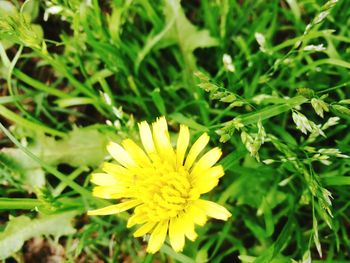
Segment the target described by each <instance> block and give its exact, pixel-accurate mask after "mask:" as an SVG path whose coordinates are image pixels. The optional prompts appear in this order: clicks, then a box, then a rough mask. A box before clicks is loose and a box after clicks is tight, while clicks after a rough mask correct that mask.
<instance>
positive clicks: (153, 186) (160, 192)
mask: <svg viewBox="0 0 350 263" xmlns="http://www.w3.org/2000/svg"><path fill="white" fill-rule="evenodd" d="M140 170H142V171H140V173H138V174H137V177H136V180H135V184H136V185H137V186H136V188H137V191H138V197H139V199H140V200H141V201H142V203H143V204H144V205H142V208H141V207H140V209H141V210H142V211H139V212H142V213H145V214H146V215H147V217H148V219H149V220H152V221H153V220H154V221H160V220H164V219H169V218H171V217H175V216H177V215H178V214H179V213H181V212H182V211H184V210H185V209H186V207H187V206H188V203H189V202H190V201H191V200H196V199H198V198H199V194H198V193H197V192H196V191H195V190H194V189H192V185H191V182H190V176H189V172H188V171H187V169H185V168H184V167H183V166H180V167H176V168H174V167H173V166H172V165H171V164H169V163H167V162H164V161H163V162H160V163H156V164H154V165H153V166H152V167H147V168H142V169H140Z"/></svg>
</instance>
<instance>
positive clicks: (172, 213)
mask: <svg viewBox="0 0 350 263" xmlns="http://www.w3.org/2000/svg"><path fill="white" fill-rule="evenodd" d="M152 129H153V132H152V131H151V128H150V126H149V125H148V123H147V122H141V123H139V130H140V136H141V141H142V144H143V148H144V150H143V149H141V148H140V147H139V146H138V145H137V144H136V143H135V142H133V141H132V140H130V139H126V140H124V141H123V142H122V143H121V145H119V144H117V143H114V142H111V143H110V144H109V145H108V146H107V149H108V151H109V153H110V154H111V156H112V157H113V158H114V159H115V160H116V161H117V162H118V163H119V164H114V163H104V164H103V167H102V169H103V171H104V172H105V173H95V174H93V175H92V178H91V181H92V182H93V183H94V184H96V185H98V186H96V187H95V188H94V189H93V195H94V196H97V197H100V198H106V199H121V200H122V201H121V202H120V203H119V204H116V205H110V206H107V207H104V208H101V209H97V210H93V211H89V212H88V214H89V215H110V214H115V213H120V212H123V211H126V210H128V209H131V208H134V213H133V214H132V216H131V217H130V218H129V220H128V225H127V226H128V227H132V226H134V225H136V224H137V225H141V226H140V227H139V228H138V229H137V230H136V232H135V233H134V236H135V237H140V236H143V235H146V234H148V233H149V234H150V239H149V242H148V247H147V252H149V253H155V252H157V251H158V250H159V249H160V248H161V246H162V244H163V243H164V241H165V239H166V237H167V234H168V235H169V240H170V244H171V246H172V247H173V249H174V250H175V251H182V249H183V247H184V245H185V237H187V238H188V239H190V240H192V241H193V240H195V239H196V237H197V234H196V232H195V225H196V224H197V225H200V226H203V225H204V224H205V223H206V220H207V217H213V218H216V219H221V220H227V219H228V218H229V217H230V216H231V214H230V212H229V211H227V209H226V208H224V207H222V206H220V205H218V204H216V203H214V202H211V201H207V200H203V199H200V196H201V195H202V194H204V193H207V192H209V191H210V190H212V189H213V188H214V187H215V186H216V185H217V184H218V181H219V178H220V177H221V176H223V175H224V170H223V167H222V166H221V165H216V166H214V165H215V163H216V162H217V161H218V160H219V158H220V156H221V150H220V149H219V148H214V149H211V150H210V151H208V152H207V153H205V154H204V155H203V156H202V157H200V158H198V156H199V154H200V153H201V152H202V151H203V149H204V148H205V146H206V145H207V144H208V142H209V136H208V135H207V134H206V133H204V134H203V135H202V136H200V137H199V138H198V140H197V141H196V142H195V143H194V144H193V146H192V147H191V149H190V150H189V152H188V154H187V157H186V158H185V155H186V150H187V147H188V145H189V141H190V132H189V129H188V127H187V126H185V125H181V126H180V133H179V136H178V139H177V146H176V149H175V150H174V148H173V147H172V145H171V143H170V138H169V133H168V126H167V122H166V120H165V118H164V117H161V118H158V119H157V121H156V122H154V123H153V124H152Z"/></svg>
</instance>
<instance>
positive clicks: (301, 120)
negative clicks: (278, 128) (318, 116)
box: [292, 111, 313, 134]
mask: <svg viewBox="0 0 350 263" xmlns="http://www.w3.org/2000/svg"><path fill="white" fill-rule="evenodd" d="M292 118H293V121H294V123H295V124H296V126H297V129H298V130H300V131H301V132H302V133H304V134H307V131H309V132H312V131H313V129H312V127H311V124H310V121H309V120H308V119H307V118H306V117H305V115H303V114H301V113H300V112H295V111H293V114H292Z"/></svg>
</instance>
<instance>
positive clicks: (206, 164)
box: [191, 147, 222, 178]
mask: <svg viewBox="0 0 350 263" xmlns="http://www.w3.org/2000/svg"><path fill="white" fill-rule="evenodd" d="M221 154H222V152H221V149H220V148H218V147H216V148H214V149H211V150H210V151H209V152H207V153H206V154H204V155H203V156H202V157H201V158H200V159H199V161H198V162H197V163H196V164H195V165H194V166H193V169H192V171H191V178H196V176H200V175H201V174H202V173H203V172H204V171H205V170H208V169H209V168H210V167H212V166H213V165H214V164H215V163H216V162H217V161H218V160H219V159H220V156H221Z"/></svg>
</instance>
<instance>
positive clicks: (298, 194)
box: [0, 0, 350, 262]
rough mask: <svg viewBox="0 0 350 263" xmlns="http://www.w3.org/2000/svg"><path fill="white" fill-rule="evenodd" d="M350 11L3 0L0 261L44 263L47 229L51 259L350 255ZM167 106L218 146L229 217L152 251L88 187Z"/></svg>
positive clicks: (171, 0)
mask: <svg viewBox="0 0 350 263" xmlns="http://www.w3.org/2000/svg"><path fill="white" fill-rule="evenodd" d="M349 17H350V2H349V1H347V0H338V1H336V0H330V1H304V0H300V1H296V0H288V1H280V0H273V1H255V0H247V1H238V0H222V1H210V0H202V1H181V2H180V1H179V0H163V1H155V2H153V1H146V0H135V1H119V0H115V1H97V0H91V1H79V0H73V1H60V0H45V1H38V0H27V1H19V0H18V1H17V0H16V1H7V0H1V1H0V58H1V60H0V85H1V86H0V92H1V97H0V120H1V123H0V129H1V131H2V133H1V134H0V142H1V151H0V183H1V189H0V192H1V197H0V209H1V213H0V215H1V216H0V220H1V227H0V228H1V229H0V230H1V233H0V259H6V258H11V257H12V258H13V259H14V260H16V261H17V262H23V261H24V262H30V260H32V261H33V260H34V262H39V261H35V255H36V253H38V254H40V253H39V252H37V251H40V249H44V245H43V246H42V247H40V246H39V247H38V245H36V246H35V244H36V243H35V242H36V241H37V240H38V239H37V238H39V237H41V238H44V240H45V241H42V242H41V243H40V242H39V244H46V247H47V246H48V247H50V249H49V252H46V255H45V260H46V261H48V260H49V258H50V257H53V256H55V253H58V252H57V251H59V250H60V251H61V252H59V253H60V257H62V258H64V259H65V260H67V262H85V261H92V262H94V261H96V262H97V261H99V260H102V261H106V262H123V261H126V262H129V261H132V262H153V261H160V262H167V261H169V260H173V261H176V262H232V261H233V262H238V261H242V262H311V260H312V262H318V261H319V262H320V261H325V262H333V261H336V260H338V261H346V260H349V259H350V250H349V248H350V233H349V224H350V221H349V218H350V212H349V204H350V201H349V197H350V194H349V190H348V189H349V186H350V177H349V171H350V159H349V155H350V148H349V143H350V135H349V133H348V130H349V128H348V127H349V124H350V107H349V106H350V105H349V104H350V100H349V98H350V94H349V93H350V92H349V89H348V87H349V85H350V78H349V69H350V63H349V62H348V61H349V60H350V54H349V48H348V43H349V42H350V41H349V39H350V35H349V34H350V33H349V30H348V25H349V21H350V18H349ZM158 116H166V118H167V120H168V122H169V132H170V138H171V140H172V141H174V142H176V136H173V135H174V134H177V133H178V131H179V127H180V124H184V125H186V126H188V127H189V129H190V131H191V138H194V139H195V138H197V137H199V135H200V134H202V133H203V132H207V133H209V135H210V137H211V142H210V145H211V146H213V147H215V146H219V147H220V148H221V149H222V151H223V157H222V158H221V160H220V162H219V163H220V164H221V165H222V166H223V168H224V170H225V176H224V177H223V178H222V179H221V181H220V184H219V186H218V187H217V188H215V189H214V190H213V191H212V192H210V194H208V195H207V198H208V199H210V200H213V201H215V202H218V203H219V204H221V205H223V206H225V207H226V208H227V209H228V210H229V211H230V213H231V214H232V217H230V218H229V219H228V220H227V221H226V222H221V221H210V222H209V223H208V224H206V225H205V226H203V227H202V228H200V229H198V230H197V231H198V238H197V239H196V240H195V241H194V242H191V241H189V242H187V243H186V246H185V248H184V250H183V251H182V252H181V253H180V252H178V253H177V252H175V251H174V250H172V248H171V246H169V242H168V241H166V242H165V244H164V245H163V247H162V248H161V249H160V252H159V253H157V254H154V255H153V254H147V253H146V243H145V242H144V240H142V239H136V238H133V237H132V232H133V229H131V230H130V229H128V228H127V226H126V224H127V223H126V222H127V220H128V219H129V214H128V213H127V212H124V213H120V214H118V215H117V216H105V217H88V216H86V211H88V210H91V209H95V208H98V207H103V206H107V205H110V204H111V203H113V200H102V199H97V198H95V197H93V195H92V193H91V190H92V185H91V183H90V182H89V180H90V176H91V173H93V172H99V171H100V170H101V167H100V164H101V163H102V162H103V160H105V159H108V158H110V156H109V155H108V153H107V151H106V145H107V143H108V142H109V141H116V142H120V141H122V140H123V139H125V138H132V139H133V140H134V141H136V142H137V140H138V136H137V133H138V129H137V123H139V122H140V121H144V120H146V121H148V122H152V121H154V120H155V119H156V118H157V117H158ZM193 141H194V140H193ZM193 141H192V143H193ZM146 238H147V237H146ZM54 248H56V249H54ZM58 248H59V249H58ZM46 251H47V250H46ZM62 251H63V252H62ZM41 257H42V254H41Z"/></svg>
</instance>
